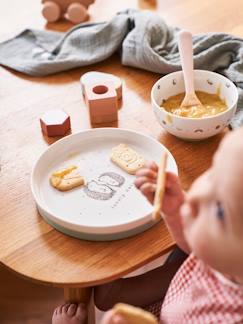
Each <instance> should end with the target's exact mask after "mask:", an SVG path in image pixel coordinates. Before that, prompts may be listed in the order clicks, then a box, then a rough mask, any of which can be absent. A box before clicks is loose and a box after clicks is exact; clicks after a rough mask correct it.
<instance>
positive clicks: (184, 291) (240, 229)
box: [53, 128, 243, 324]
mask: <svg viewBox="0 0 243 324" xmlns="http://www.w3.org/2000/svg"><path fill="white" fill-rule="evenodd" d="M241 158H243V128H240V129H238V130H236V131H233V132H231V133H229V134H228V135H227V136H226V137H225V138H224V139H223V141H222V142H221V144H220V146H219V148H218V150H217V152H216V154H215V155H214V158H213V163H212V166H211V168H210V169H209V170H208V171H206V172H205V173H204V174H203V175H201V176H200V177H199V178H198V179H197V180H196V181H195V182H194V183H193V184H192V186H191V188H190V190H189V191H188V192H187V193H185V192H183V191H182V189H181V186H180V183H179V180H178V177H177V176H176V175H174V174H172V173H169V172H168V173H167V175H166V190H165V196H164V200H163V207H162V213H163V218H164V220H165V222H166V224H167V226H168V228H169V230H170V232H171V234H172V235H173V237H174V239H175V241H176V242H177V244H178V246H179V247H180V248H181V249H182V250H184V251H185V252H187V253H188V254H189V257H188V258H187V260H186V261H185V262H184V263H183V265H182V266H181V267H180V269H179V270H178V271H177V273H176V275H175V276H174V278H173V279H172V281H171V283H170V286H169V289H168V291H167V293H166V296H165V299H164V301H163V304H162V308H161V314H160V322H161V323H172V324H176V323H181V324H183V323H227V324H230V323H243V250H242V247H243V195H242V194H243V162H242V161H241ZM157 171H158V168H157V166H156V164H155V163H153V162H150V163H148V164H147V165H146V167H145V168H144V169H141V170H140V171H138V173H137V178H136V181H135V184H136V186H137V188H139V189H140V190H141V192H142V193H143V194H144V195H145V196H146V198H147V199H148V200H149V201H150V202H151V203H152V202H153V198H154V192H155V188H156V178H157ZM161 281H163V277H161ZM158 286H159V285H158ZM143 293H146V290H144V291H143ZM141 294H142V289H141V291H138V292H137V295H138V296H139V295H141ZM135 304H136V303H135ZM79 307H81V306H79ZM79 307H77V310H78V309H79ZM53 323H54V324H59V323H66V324H68V323H69V322H68V321H65V322H58V321H55V317H54V318H53ZM70 323H71V322H70ZM72 323H82V322H80V321H79V322H72ZM115 323H116V324H127V323H126V321H125V320H124V319H123V318H122V317H121V316H118V315H115V314H114V312H113V311H112V310H110V311H108V312H107V313H106V314H105V316H104V318H103V320H102V324H115Z"/></svg>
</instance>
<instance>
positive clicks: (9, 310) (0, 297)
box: [0, 266, 63, 324]
mask: <svg viewBox="0 0 243 324" xmlns="http://www.w3.org/2000/svg"><path fill="white" fill-rule="evenodd" d="M62 302H63V291H62V289H57V288H52V287H46V286H42V285H41V286H40V285H36V284H32V283H30V282H28V281H25V280H23V279H19V278H18V277H17V276H16V275H13V274H12V273H10V272H9V271H7V270H6V269H5V268H2V267H1V266H0V323H1V324H49V323H51V316H52V312H53V309H54V308H55V307H56V306H57V305H59V304H60V303H62Z"/></svg>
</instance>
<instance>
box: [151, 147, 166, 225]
mask: <svg viewBox="0 0 243 324" xmlns="http://www.w3.org/2000/svg"><path fill="white" fill-rule="evenodd" d="M167 156H168V155H167V152H164V154H163V155H162V157H161V161H160V165H159V171H158V178H157V186H156V192H155V196H154V212H153V215H152V217H153V219H154V220H155V221H158V220H160V218H161V216H160V211H161V207H162V202H163V197H164V193H165V175H166V173H165V170H166V163H167Z"/></svg>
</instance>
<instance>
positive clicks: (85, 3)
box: [42, 0, 95, 24]
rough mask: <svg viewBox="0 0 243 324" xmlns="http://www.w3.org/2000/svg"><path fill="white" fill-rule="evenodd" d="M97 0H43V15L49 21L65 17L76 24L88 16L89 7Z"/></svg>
mask: <svg viewBox="0 0 243 324" xmlns="http://www.w3.org/2000/svg"><path fill="white" fill-rule="evenodd" d="M94 1H95V0H42V3H43V8H42V15H43V17H44V18H45V19H46V20H47V21H48V22H55V21H57V20H59V19H60V18H62V17H65V18H66V19H68V20H69V21H71V22H72V23H74V24H79V23H81V22H83V21H85V20H86V19H87V18H88V8H89V6H90V5H91V4H92V3H94Z"/></svg>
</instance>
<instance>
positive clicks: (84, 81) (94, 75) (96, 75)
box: [80, 71, 122, 99]
mask: <svg viewBox="0 0 243 324" xmlns="http://www.w3.org/2000/svg"><path fill="white" fill-rule="evenodd" d="M96 82H100V83H102V82H112V83H113V85H114V87H115V89H116V93H117V98H118V99H121V98H122V80H121V79H120V78H119V77H117V76H116V75H114V74H111V73H104V72H97V71H90V72H87V73H84V74H83V75H82V76H81V78H80V84H81V88H82V92H83V95H85V86H86V85H89V84H93V83H96Z"/></svg>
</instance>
